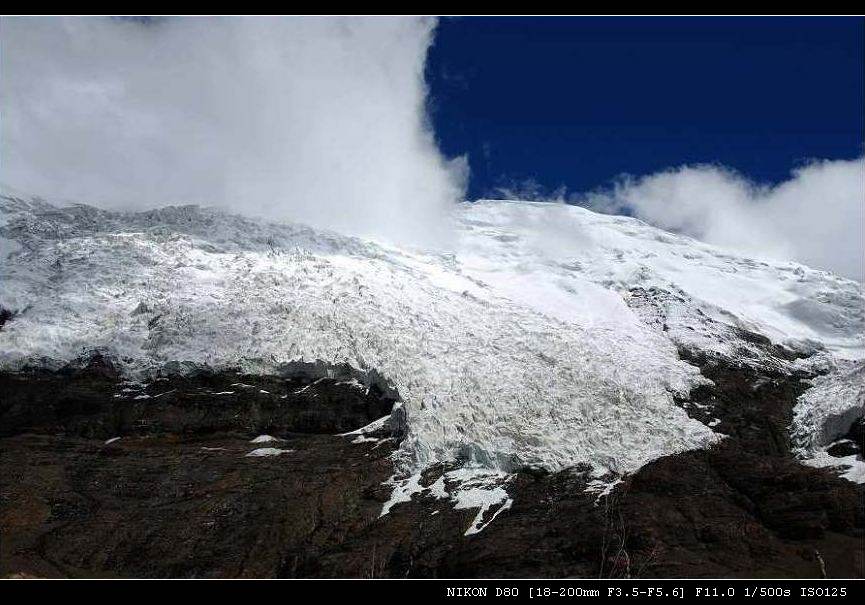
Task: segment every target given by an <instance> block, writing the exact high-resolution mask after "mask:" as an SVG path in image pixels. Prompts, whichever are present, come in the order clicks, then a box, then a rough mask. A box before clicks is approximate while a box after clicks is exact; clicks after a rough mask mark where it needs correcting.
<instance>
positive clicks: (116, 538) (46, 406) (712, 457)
mask: <svg viewBox="0 0 865 605" xmlns="http://www.w3.org/2000/svg"><path fill="white" fill-rule="evenodd" d="M682 354H683V356H685V357H686V358H688V353H687V351H683V352H682ZM690 360H691V361H692V363H695V364H696V365H699V366H700V367H701V370H702V372H703V373H704V375H705V376H707V377H708V378H710V379H711V380H712V381H713V383H714V384H713V385H711V386H707V387H702V388H701V389H699V390H698V391H695V392H694V393H693V394H692V398H691V400H689V401H687V402H685V401H683V402H681V405H682V406H683V407H684V408H685V410H686V411H688V413H689V414H690V415H692V417H694V418H697V419H698V420H701V421H703V422H706V423H714V426H715V427H716V430H719V431H720V432H722V433H725V434H726V435H728V437H727V438H726V439H724V440H723V441H722V442H721V443H719V444H718V445H716V446H715V447H713V448H711V449H709V450H700V451H690V452H684V453H681V454H677V455H674V456H667V457H664V458H661V459H659V460H656V461H654V462H652V463H650V464H647V465H646V466H644V467H643V468H642V469H640V471H639V472H637V473H635V474H633V475H631V476H629V477H626V478H625V479H624V481H622V482H621V483H619V484H618V485H617V486H616V487H615V488H614V489H612V490H611V491H610V492H609V493H608V494H607V495H600V496H599V495H598V494H597V493H595V492H592V491H587V489H586V488H587V477H586V475H585V473H584V472H583V469H579V468H576V469H570V470H568V471H563V472H559V473H547V472H544V471H541V470H537V469H524V470H521V471H519V472H517V473H516V476H515V477H514V478H513V479H512V481H511V482H509V483H508V485H507V491H508V495H509V496H510V497H511V498H512V499H513V505H512V507H511V508H510V509H509V510H507V511H505V512H503V513H501V514H500V515H499V516H497V517H496V518H495V520H494V521H493V522H492V523H490V524H489V525H488V526H486V528H485V529H484V530H483V531H482V532H480V533H477V534H473V535H469V536H466V535H465V531H466V528H468V527H469V526H470V524H471V523H472V520H473V519H474V517H475V515H476V514H477V510H476V509H459V510H458V509H454V507H453V504H452V503H451V502H449V501H448V500H447V499H435V498H433V497H431V496H429V495H416V496H415V497H414V498H413V499H412V500H411V501H409V502H403V503H398V504H396V505H395V506H394V507H393V508H392V509H391V511H390V512H389V514H387V515H385V516H380V513H381V511H382V504H383V503H384V502H385V501H386V500H388V498H389V497H390V495H391V489H390V487H389V486H388V485H386V484H385V482H386V481H387V480H388V478H389V477H391V475H392V474H393V473H394V467H393V463H392V461H391V456H390V455H391V453H393V451H394V449H395V448H396V447H398V444H399V439H400V438H401V437H402V435H403V433H404V430H405V426H404V423H405V418H404V417H403V416H402V414H401V411H396V412H395V413H394V414H393V415H392V417H391V419H390V422H389V423H384V425H383V426H382V428H380V429H379V431H378V432H376V433H373V434H369V435H366V436H365V437H364V438H361V439H358V438H357V437H356V436H353V435H347V436H341V435H340V433H346V432H350V431H353V430H356V429H358V428H360V427H363V426H365V425H367V424H369V423H371V422H373V421H375V420H377V419H379V418H381V417H383V416H386V415H388V414H389V413H390V412H391V410H392V409H393V407H394V403H395V394H394V393H389V392H386V390H385V389H381V388H379V387H376V386H374V385H365V384H363V383H361V382H358V381H356V380H352V379H346V378H345V377H344V376H341V377H327V375H326V373H325V375H322V376H318V375H311V374H309V373H306V374H304V373H303V372H298V373H296V374H295V375H288V376H245V375H239V374H236V373H231V372H201V371H198V372H185V373H183V372H181V373H173V374H166V375H165V376H163V377H160V378H158V379H157V380H154V381H152V382H150V383H148V384H146V385H140V384H130V383H126V382H124V381H123V380H122V379H121V378H120V377H119V376H118V374H117V372H115V371H114V369H113V367H112V365H111V363H110V362H109V361H108V360H105V359H102V358H99V357H96V358H94V359H92V360H91V361H90V363H89V364H85V365H83V366H81V367H76V368H66V369H63V370H60V371H56V372H52V371H48V370H39V371H30V372H19V373H2V374H0V451H2V455H0V532H2V536H3V539H2V540H0V575H2V576H4V577H7V576H13V575H15V576H21V575H25V576H40V577H56V576H67V577H129V576H146V577H237V576H240V577H436V576H446V577H486V576H495V577H508V576H521V577H526V576H529V577H561V576H571V577H663V576H675V577H690V576H724V577H736V576H747V577H754V576H769V577H820V574H821V570H820V565H819V563H818V557H819V558H822V559H823V561H824V562H825V566H826V571H827V574H828V575H829V576H830V577H851V576H852V577H861V576H863V561H865V559H863V532H865V511H863V489H862V487H861V486H857V485H855V484H853V483H850V482H848V481H845V480H843V479H840V478H838V477H837V476H835V475H834V474H833V473H832V471H831V470H827V469H815V468H809V467H806V466H802V465H800V464H798V463H797V462H796V460H794V458H793V457H792V454H791V451H790V444H789V437H788V430H787V427H788V426H789V422H790V418H791V409H792V405H793V403H794V402H795V398H796V396H797V395H798V394H800V393H801V392H802V391H803V389H805V388H806V385H804V384H803V383H802V382H801V381H800V378H802V377H800V376H790V375H785V374H781V373H772V371H771V370H766V369H763V370H761V369H756V368H754V367H740V366H731V365H728V364H725V363H724V362H723V361H722V360H718V359H711V360H709V359H700V358H697V357H693V356H692V357H691V358H690ZM397 410H399V408H398V407H397ZM857 431H858V432H857ZM848 437H849V440H850V442H851V443H852V445H849V447H848V446H845V448H846V449H844V450H843V452H840V453H842V454H843V455H850V454H849V452H848V450H850V448H860V449H857V450H855V452H854V453H856V452H861V424H860V425H856V426H854V427H853V428H852V429H851V433H850V435H849V436H848ZM857 440H858V443H859V445H856V444H857ZM256 451H257V452H258V453H257V454H256V455H252V456H250V455H249V454H251V453H253V452H256ZM850 451H853V450H850ZM859 455H861V454H859ZM447 470H448V468H447V467H445V466H444V465H437V466H434V467H431V468H429V469H427V470H426V471H425V472H424V474H423V476H422V478H421V482H422V484H423V485H432V484H433V483H434V482H435V481H436V479H438V478H439V477H440V476H441V475H442V474H443V473H445V472H446V471H447ZM490 516H491V513H490V514H488V515H487V517H486V518H485V520H486V521H489V520H490V519H489V517H490ZM818 553H819V554H818Z"/></svg>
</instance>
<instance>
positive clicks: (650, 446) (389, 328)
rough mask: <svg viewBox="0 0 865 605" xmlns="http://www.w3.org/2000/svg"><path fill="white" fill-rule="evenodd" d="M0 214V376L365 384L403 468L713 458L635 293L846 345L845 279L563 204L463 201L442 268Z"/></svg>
mask: <svg viewBox="0 0 865 605" xmlns="http://www.w3.org/2000/svg"><path fill="white" fill-rule="evenodd" d="M2 212H3V214H2V216H3V219H2V221H3V223H0V236H2V238H3V239H2V240H0V243H3V250H4V251H7V250H8V252H6V254H8V256H7V257H6V258H5V260H4V262H3V265H2V269H0V280H2V281H0V305H2V306H3V307H5V308H7V309H10V310H11V311H12V312H13V313H15V316H14V319H13V320H12V321H10V322H8V323H7V324H6V325H4V327H3V329H2V331H0V364H2V365H3V366H6V367H20V366H21V365H24V364H27V363H44V364H49V365H50V364H61V363H63V362H65V361H68V360H72V359H75V358H77V357H79V356H80V355H81V354H82V353H84V352H85V351H86V350H92V349H100V350H102V351H105V352H108V353H110V354H112V355H113V356H114V358H116V359H117V360H118V362H119V363H121V364H122V366H123V369H124V370H125V371H126V372H128V373H129V374H130V375H133V376H134V375H146V374H147V373H148V372H151V371H153V370H154V369H157V368H160V367H163V366H164V365H165V364H167V363H169V362H174V361H186V362H193V363H197V364H209V365H210V366H214V367H217V368H218V367H240V368H241V369H243V370H245V371H247V372H279V371H280V368H284V367H285V365H286V364H288V363H290V362H294V361H301V360H306V361H314V360H322V361H325V362H328V363H346V364H349V365H350V366H352V367H355V368H358V369H360V370H375V371H377V372H379V373H380V374H381V375H383V376H384V377H386V378H387V379H388V380H389V381H391V382H392V383H393V385H394V386H395V387H396V389H397V390H398V392H399V394H400V396H401V398H402V399H403V401H404V405H405V412H406V415H407V418H408V427H409V433H408V436H407V438H406V439H405V440H404V441H403V444H402V446H401V450H400V452H399V462H400V463H401V464H403V465H404V468H405V470H407V471H408V470H412V469H415V470H416V469H419V468H423V467H425V466H427V465H428V464H430V463H432V462H435V461H449V460H454V459H461V460H464V461H467V462H469V463H471V464H473V465H476V466H479V467H480V468H485V469H489V470H491V471H495V472H502V473H508V472H510V471H512V470H513V469H514V468H516V467H519V466H522V465H533V466H543V467H545V468H547V469H549V470H559V469H562V468H567V467H572V466H575V465H578V464H587V465H590V466H591V467H592V468H593V471H594V474H595V476H596V477H601V476H604V475H606V474H607V473H608V472H613V473H626V472H631V471H634V470H636V469H637V468H639V467H640V466H642V465H643V464H645V463H646V462H648V461H650V460H653V459H655V458H657V457H659V456H663V455H667V454H672V453H675V452H679V451H683V450H687V449H693V448H699V447H705V446H707V445H708V444H710V443H712V442H714V441H715V440H716V439H717V438H718V436H717V435H716V434H715V433H713V432H712V430H711V429H710V428H708V427H706V426H704V425H703V424H701V423H699V422H697V421H695V420H692V419H689V418H688V417H687V415H686V414H685V413H684V412H683V411H682V410H681V409H680V408H678V407H676V406H675V405H674V403H673V396H674V395H686V394H687V393H688V391H689V390H690V388H692V387H693V386H694V385H696V384H698V383H699V382H700V381H701V380H703V379H702V378H701V377H700V375H699V373H698V371H697V370H696V368H694V367H693V366H690V365H688V364H686V363H684V362H682V361H680V360H679V358H678V356H677V352H676V343H675V342H674V340H675V338H674V337H673V336H672V335H671V334H668V333H666V332H664V331H663V330H656V329H654V328H653V327H652V326H651V325H650V324H649V323H647V322H646V321H645V318H644V317H642V316H641V314H639V313H637V312H635V311H634V310H633V309H632V308H631V307H629V306H628V304H626V299H627V298H628V297H629V296H630V293H631V290H632V289H633V288H648V287H652V286H655V287H658V288H663V289H664V290H665V291H675V292H680V293H682V296H683V298H682V300H683V301H686V303H681V305H680V306H682V305H684V306H686V307H687V306H693V307H694V309H697V310H699V312H700V314H702V315H704V316H707V317H709V316H711V317H713V318H715V319H716V320H717V321H719V322H723V323H724V324H725V325H730V326H741V327H747V328H748V329H750V330H753V331H756V332H760V333H763V334H765V335H766V336H768V337H769V338H772V339H773V340H775V341H777V342H785V343H788V344H791V346H793V345H795V346H807V347H810V348H812V349H813V348H825V349H827V350H828V351H832V352H834V354H837V355H842V356H846V357H850V358H855V357H857V356H861V352H862V350H863V348H865V347H863V340H862V339H863V336H862V333H863V330H862V326H863V310H862V291H861V287H860V286H858V285H857V284H855V283H853V282H850V281H848V280H844V279H842V278H839V277H836V276H834V275H832V274H828V273H823V272H818V271H812V270H810V269H807V268H805V267H801V266H800V265H796V264H792V263H786V264H785V263H767V262H760V261H753V260H749V259H744V258H741V257H737V256H732V255H729V254H727V253H725V252H723V251H721V250H719V249H717V248H714V247H711V246H707V245H703V244H700V243H697V242H695V241H693V240H691V239H688V238H684V237H678V236H674V235H670V234H668V233H665V232H663V231H660V230H658V229H654V228H652V227H649V226H647V225H645V224H643V223H641V222H640V221H637V220H634V219H630V218H624V217H611V216H603V215H598V214H594V213H592V212H589V211H586V210H583V209H580V208H575V207H569V206H558V205H544V204H530V203H522V202H520V203H517V202H482V203H475V204H465V205H462V206H460V207H458V208H457V209H456V211H455V215H454V221H455V228H456V229H457V232H458V234H459V238H458V239H459V242H458V244H457V248H456V250H455V252H453V253H431V252H429V251H427V252H424V251H417V250H409V249H399V250H398V249H394V248H388V247H385V246H380V245H376V244H373V243H370V242H366V241H362V240H358V239H353V238H347V237H343V236H340V235H337V234H333V233H327V232H320V231H313V230H311V229H309V228H306V227H302V226H298V225H284V224H273V223H265V222H260V221H253V220H249V219H244V218H240V217H236V216H231V215H227V214H223V213H219V212H216V211H211V210H203V209H199V208H196V207H172V208H164V209H161V210H154V211H150V212H142V213H134V214H133V213H111V212H105V211H100V210H96V209H94V208H91V207H88V206H74V207H68V208H60V209H58V208H55V207H52V206H49V205H47V204H43V203H39V202H24V201H21V200H17V199H12V198H4V199H3V200H2ZM689 308H690V307H689ZM668 315H670V314H669V313H668ZM682 317H686V316H685V315H682ZM670 321H672V320H670ZM680 328H681V329H680V330H679V332H682V333H684V332H685V328H684V327H682V326H680ZM711 336H712V334H710V333H707V334H706V335H704V338H703V340H705V341H706V342H709V341H710V340H711ZM715 344H717V343H715ZM731 350H732V349H731ZM406 491H407V492H408V493H411V491H412V490H411V489H407V490H406ZM494 495H495V498H494V499H495V500H496V503H501V502H506V500H503V499H502V498H499V496H501V494H499V493H498V492H496V493H495V494H494ZM409 497H410V496H409ZM501 506H502V507H504V506H505V505H504V504H502V505H501ZM487 508H489V507H487ZM502 510H504V509H502ZM478 527H479V526H478Z"/></svg>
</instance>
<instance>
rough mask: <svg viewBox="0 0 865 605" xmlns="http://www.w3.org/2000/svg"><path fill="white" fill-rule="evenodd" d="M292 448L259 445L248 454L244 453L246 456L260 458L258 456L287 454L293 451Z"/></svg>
mask: <svg viewBox="0 0 865 605" xmlns="http://www.w3.org/2000/svg"><path fill="white" fill-rule="evenodd" d="M293 451H294V450H282V449H279V448H276V447H260V448H258V449H254V450H252V451H251V452H249V453H248V454H246V457H247V458H260V457H268V456H281V455H282V454H288V453H290V452H293Z"/></svg>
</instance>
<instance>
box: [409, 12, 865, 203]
mask: <svg viewBox="0 0 865 605" xmlns="http://www.w3.org/2000/svg"><path fill="white" fill-rule="evenodd" d="M863 24H865V21H863V20H862V19H858V18H728V19H704V18H628V19H612V18H568V19H563V18H555V19H548V18H457V19H442V20H441V21H440V22H439V26H438V29H437V32H436V41H435V44H434V46H433V48H432V49H431V50H430V53H429V55H428V59H427V67H426V77H427V81H428V84H429V87H430V96H431V100H430V107H431V116H432V120H433V126H434V130H435V133H436V137H437V138H438V141H439V145H440V147H441V148H442V150H443V151H444V152H445V153H446V154H447V155H450V156H457V155H462V154H467V155H468V159H469V163H470V166H471V177H470V186H469V197H470V198H477V197H481V196H484V195H488V194H490V193H491V192H492V191H493V190H494V189H495V188H496V187H499V186H502V185H508V186H512V185H513V184H514V183H520V182H522V181H524V180H528V179H531V180H534V181H536V182H537V183H539V184H541V185H542V186H544V187H545V188H548V189H550V190H552V189H555V188H557V187H559V186H562V185H564V186H566V187H567V188H568V190H570V191H575V192H582V191H587V190H593V189H596V188H598V187H603V186H605V185H608V184H609V183H610V182H611V180H612V179H613V178H615V177H616V176H617V175H619V174H622V173H629V174H633V175H644V174H650V173H654V172H657V171H660V170H663V169H666V168H669V167H675V166H680V165H683V164H695V163H718V164H723V165H725V166H727V167H730V168H733V169H735V170H737V171H739V172H741V173H742V174H743V175H745V176H746V177H747V178H749V179H751V180H754V181H756V182H758V183H777V182H780V181H783V180H785V179H787V178H789V176H790V171H791V169H793V168H794V167H796V166H799V165H801V164H802V163H804V162H806V161H807V160H809V159H811V158H821V159H852V158H855V157H858V156H860V155H861V154H862V146H863V141H865V132H863V105H865V99H863V56H865V50H863V31H865V25H863Z"/></svg>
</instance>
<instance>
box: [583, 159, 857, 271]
mask: <svg viewBox="0 0 865 605" xmlns="http://www.w3.org/2000/svg"><path fill="white" fill-rule="evenodd" d="M576 199H577V200H578V201H579V202H580V203H584V204H587V205H589V206H593V207H595V208H599V209H601V210H603V211H606V212H613V213H616V214H621V213H623V212H627V213H630V214H632V215H634V216H636V217H638V218H641V219H643V220H645V221H646V222H648V223H651V224H654V225H657V226H659V227H661V228H663V229H668V230H672V231H677V232H680V233H685V234H688V235H691V236H693V237H695V238H697V239H700V240H703V241H706V242H709V243H712V244H717V245H720V246H726V247H729V248H733V249H737V250H740V251H743V252H745V253H748V254H751V255H753V256H756V257H771V258H778V259H785V260H796V261H798V262H801V263H803V264H806V265H809V266H812V267H816V268H822V269H828V270H831V271H834V272H836V273H838V274H841V275H844V276H846V277H850V278H852V279H857V280H860V281H862V280H863V278H865V245H863V238H865V158H859V159H855V160H838V161H815V162H812V163H810V164H808V165H805V166H803V167H801V168H798V169H796V170H794V171H793V173H792V175H791V178H790V179H789V180H788V181H785V182H783V183H781V184H779V185H776V186H773V187H767V186H759V185H756V184H754V183H752V182H750V181H749V180H747V179H746V178H744V177H743V176H741V175H739V174H737V173H735V172H733V171H730V170H727V169H724V168H721V167H717V166H684V167H681V168H676V169H671V170H668V171H665V172H662V173H658V174H653V175H649V176H645V177H641V178H636V179H635V178H625V179H622V180H621V181H619V182H618V183H617V184H616V185H615V186H614V187H613V188H612V190H610V191H606V192H600V193H593V194H588V195H583V196H577V197H576Z"/></svg>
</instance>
